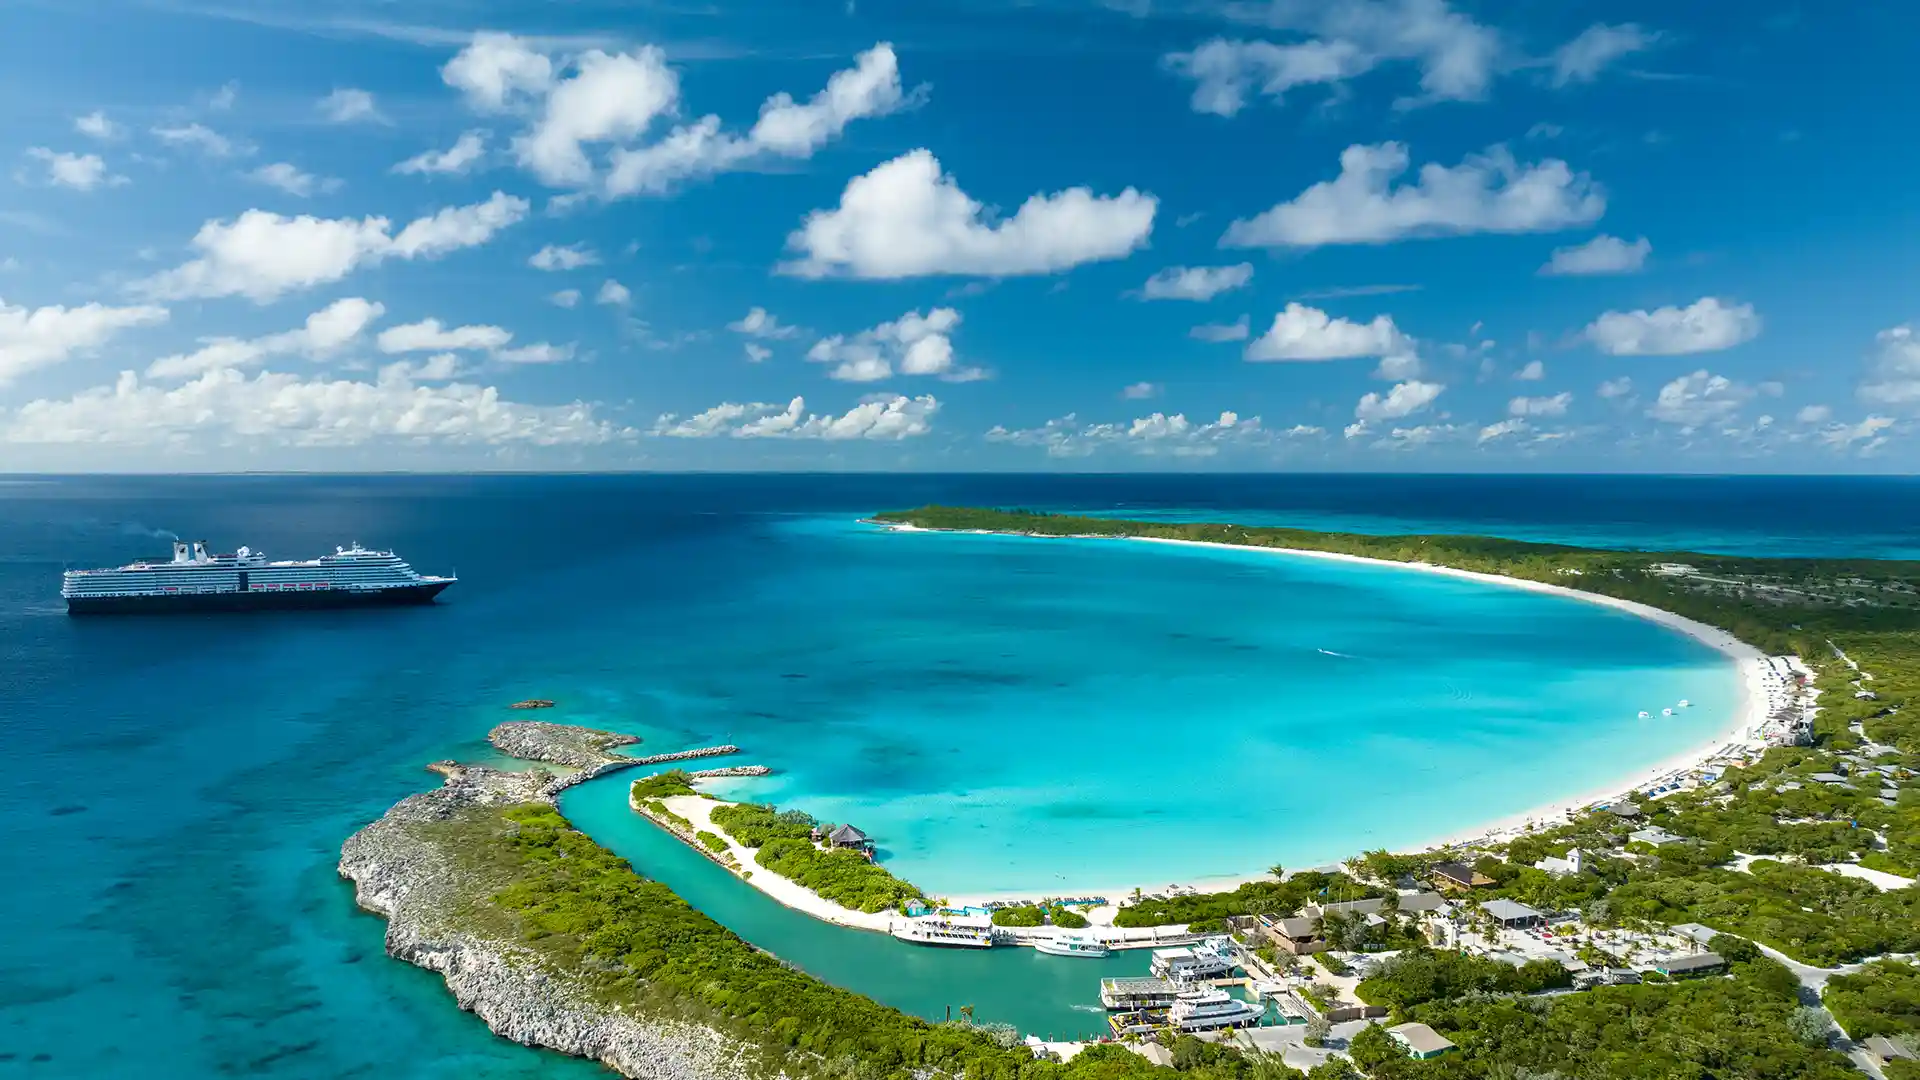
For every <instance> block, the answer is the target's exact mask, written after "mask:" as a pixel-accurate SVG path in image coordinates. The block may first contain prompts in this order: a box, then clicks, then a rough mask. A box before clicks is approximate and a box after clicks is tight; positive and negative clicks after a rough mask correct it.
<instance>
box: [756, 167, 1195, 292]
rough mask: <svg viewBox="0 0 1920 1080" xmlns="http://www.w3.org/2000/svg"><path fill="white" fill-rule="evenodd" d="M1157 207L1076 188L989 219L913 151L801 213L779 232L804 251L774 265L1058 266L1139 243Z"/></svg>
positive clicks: (833, 272)
mask: <svg viewBox="0 0 1920 1080" xmlns="http://www.w3.org/2000/svg"><path fill="white" fill-rule="evenodd" d="M1157 205H1158V204H1157V202H1156V200H1155V199H1154V197H1153V196H1151V195H1146V194H1142V193H1140V192H1138V191H1135V190H1134V189H1132V188H1127V189H1126V190H1125V191H1122V192H1121V193H1120V194H1118V195H1113V196H1105V195H1098V196H1097V195H1095V194H1093V192H1092V191H1091V190H1090V189H1088V188H1084V187H1080V188H1070V189H1068V190H1065V191H1060V192H1056V193H1054V194H1052V195H1033V196H1031V197H1029V198H1028V199H1027V201H1026V202H1025V203H1023V204H1021V206H1020V209H1019V210H1018V211H1016V212H1015V213H1014V215H1013V216H1012V217H1010V218H1006V219H1004V220H998V221H995V220H991V219H990V218H989V217H988V216H987V212H986V208H985V207H984V206H982V205H981V204H980V203H978V202H976V201H975V200H974V199H973V198H972V197H970V196H969V195H967V193H966V192H964V191H962V190H960V187H959V185H958V184H956V183H954V181H953V180H952V179H951V178H950V177H948V176H946V175H945V174H944V173H943V172H942V171H941V168H940V162H939V161H938V160H936V159H935V158H934V156H933V154H932V153H931V152H929V151H926V150H915V151H913V152H911V153H908V154H904V155H902V156H900V157H897V158H894V159H893V160H892V161H889V162H886V163H884V164H881V165H879V166H876V167H875V168H874V169H873V171H872V172H869V173H867V174H866V175H864V176H856V177H854V178H853V179H852V180H851V181H849V182H848V183H847V187H846V191H845V192H843V193H842V194H841V196H840V205H839V207H838V208H836V209H833V210H815V211H813V212H812V213H810V214H808V215H807V218H806V221H805V222H804V223H803V224H802V225H801V227H800V229H799V230H797V231H796V232H794V233H793V235H791V236H789V237H788V238H787V246H788V247H790V248H793V249H794V250H796V251H798V252H800V253H801V254H802V257H801V258H799V259H798V260H796V261H794V262H791V263H787V264H785V265H784V266H783V267H782V268H781V269H782V270H784V271H785V272H787V273H791V274H798V275H800V276H802V277H812V278H821V277H855V278H871V279H896V278H910V277H926V276H932V275H938V274H966V275H980V276H986V277H1012V276H1017V275H1027V274H1052V273H1058V272H1059V271H1062V270H1067V269H1070V268H1072V267H1075V266H1079V265H1081V264H1082V263H1090V262H1103V261H1106V260H1109V259H1119V258H1124V257H1125V256H1127V255H1128V254H1130V253H1131V252H1132V251H1133V250H1134V249H1136V248H1138V247H1140V246H1142V245H1144V244H1145V243H1146V241H1147V237H1148V236H1149V235H1150V234H1151V233H1152V231H1153V216H1154V211H1155V209H1156V207H1157Z"/></svg>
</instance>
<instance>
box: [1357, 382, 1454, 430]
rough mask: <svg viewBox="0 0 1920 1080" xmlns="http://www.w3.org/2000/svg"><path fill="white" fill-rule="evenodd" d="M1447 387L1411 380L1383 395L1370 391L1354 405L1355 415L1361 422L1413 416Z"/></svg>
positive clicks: (1431, 402)
mask: <svg viewBox="0 0 1920 1080" xmlns="http://www.w3.org/2000/svg"><path fill="white" fill-rule="evenodd" d="M1445 389H1446V387H1444V386H1442V385H1440V384H1439V383H1430V382H1420V381H1419V380H1417V379H1416V380H1411V381H1408V382H1403V383H1399V384H1397V385H1395V386H1394V388H1393V389H1391V390H1389V391H1387V393H1386V394H1385V395H1384V396H1383V395H1381V394H1378V393H1369V394H1367V395H1365V396H1364V397H1362V398H1361V399H1360V402H1359V404H1357V405H1355V406H1354V407H1353V417H1354V419H1355V420H1358V421H1360V422H1361V423H1363V424H1364V423H1371V422H1373V421H1376V420H1398V419H1401V418H1402V417H1407V416H1412V415H1413V414H1414V413H1417V412H1420V411H1422V410H1423V409H1425V408H1426V407H1427V406H1429V405H1431V404H1433V401H1434V399H1435V398H1437V397H1439V396H1440V392H1441V391H1442V390H1445Z"/></svg>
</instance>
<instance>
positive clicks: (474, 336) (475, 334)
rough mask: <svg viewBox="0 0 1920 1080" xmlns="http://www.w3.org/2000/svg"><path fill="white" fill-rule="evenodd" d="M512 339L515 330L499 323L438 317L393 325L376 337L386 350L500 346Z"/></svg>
mask: <svg viewBox="0 0 1920 1080" xmlns="http://www.w3.org/2000/svg"><path fill="white" fill-rule="evenodd" d="M512 340H513V334H512V333H511V332H509V331H507V330H503V329H501V328H500V327H498V326H484V325H480V326H453V327H448V326H442V325H441V323H440V320H439V319H422V320H420V321H419V322H415V323H404V324H402V325H400V326H390V327H388V328H387V329H385V330H382V331H380V337H379V338H378V339H377V340H376V342H375V343H376V344H377V345H379V347H380V351H381V352H383V353H388V354H393V353H410V352H435V353H437V352H457V351H461V350H466V349H487V350H494V349H499V348H501V347H503V346H505V345H506V344H507V342H509V341H512Z"/></svg>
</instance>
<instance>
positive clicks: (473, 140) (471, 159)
mask: <svg viewBox="0 0 1920 1080" xmlns="http://www.w3.org/2000/svg"><path fill="white" fill-rule="evenodd" d="M486 153H487V133H486V132H484V131H468V132H463V133H462V134H461V136H460V137H459V138H458V139H455V140H454V143H453V145H452V146H449V147H447V148H446V149H445V150H424V151H422V152H420V153H418V154H415V155H414V156H413V157H410V158H408V159H407V160H405V161H403V162H401V163H399V164H398V165H395V166H394V167H393V171H394V172H396V173H400V174H401V175H403V176H406V175H413V176H460V175H463V174H465V173H467V172H469V171H470V170H472V168H473V167H474V166H475V165H477V164H479V163H480V159H481V158H482V157H484V156H486Z"/></svg>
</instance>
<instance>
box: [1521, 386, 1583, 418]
mask: <svg viewBox="0 0 1920 1080" xmlns="http://www.w3.org/2000/svg"><path fill="white" fill-rule="evenodd" d="M1572 404H1573V395H1572V394H1571V393H1569V392H1567V391H1565V390H1562V391H1560V392H1559V393H1557V394H1555V395H1553V396H1552V397H1517V398H1514V399H1513V400H1512V401H1509V402H1507V415H1508V416H1565V415H1567V406H1569V405H1572Z"/></svg>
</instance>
